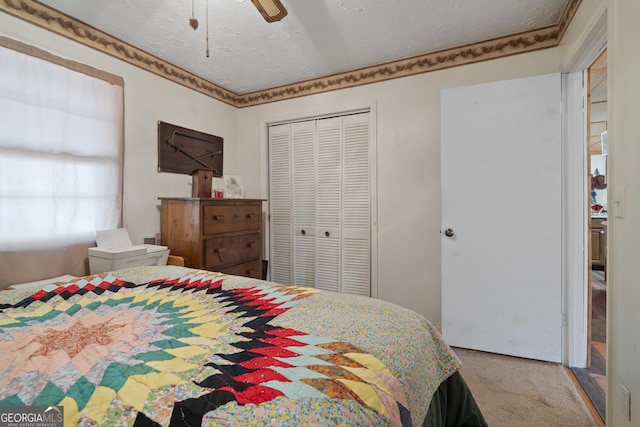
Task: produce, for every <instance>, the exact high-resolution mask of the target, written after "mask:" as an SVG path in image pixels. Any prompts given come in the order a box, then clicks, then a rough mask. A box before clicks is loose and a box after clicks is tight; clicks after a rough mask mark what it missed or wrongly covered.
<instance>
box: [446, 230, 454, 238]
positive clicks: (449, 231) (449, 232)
mask: <svg viewBox="0 0 640 427" xmlns="http://www.w3.org/2000/svg"><path fill="white" fill-rule="evenodd" d="M454 234H455V233H454V232H453V229H452V228H447V229H446V230H444V235H445V236H447V237H451V236H453V235H454Z"/></svg>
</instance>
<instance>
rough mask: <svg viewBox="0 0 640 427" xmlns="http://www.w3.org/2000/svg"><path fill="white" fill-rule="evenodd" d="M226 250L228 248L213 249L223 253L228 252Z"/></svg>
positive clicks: (216, 252) (215, 251) (214, 251)
mask: <svg viewBox="0 0 640 427" xmlns="http://www.w3.org/2000/svg"><path fill="white" fill-rule="evenodd" d="M226 251H227V248H215V249H214V250H213V253H215V254H221V253H224V252H226Z"/></svg>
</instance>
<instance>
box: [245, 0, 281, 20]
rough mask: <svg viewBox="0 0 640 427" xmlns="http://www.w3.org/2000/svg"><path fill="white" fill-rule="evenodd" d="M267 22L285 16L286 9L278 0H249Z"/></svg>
mask: <svg viewBox="0 0 640 427" xmlns="http://www.w3.org/2000/svg"><path fill="white" fill-rule="evenodd" d="M251 2H252V3H253V5H254V6H255V7H256V9H258V11H259V12H260V14H261V15H262V17H263V18H264V19H265V21H267V22H276V21H279V20H281V19H282V18H284V17H285V16H287V9H285V8H284V6H283V5H282V3H280V0H251Z"/></svg>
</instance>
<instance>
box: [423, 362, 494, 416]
mask: <svg viewBox="0 0 640 427" xmlns="http://www.w3.org/2000/svg"><path fill="white" fill-rule="evenodd" d="M422 427H487V422H486V421H485V419H484V417H483V416H482V412H481V411H480V408H479V407H478V404H477V403H476V401H475V399H474V398H473V395H472V394H471V390H469V386H468V385H467V383H466V382H465V381H464V379H463V378H462V375H460V372H456V373H454V374H453V375H451V376H450V377H449V378H447V379H446V380H445V381H443V382H442V384H440V387H438V389H437V390H436V392H435V394H434V395H433V399H431V405H430V406H429V411H428V412H427V416H426V417H425V419H424V422H423V423H422Z"/></svg>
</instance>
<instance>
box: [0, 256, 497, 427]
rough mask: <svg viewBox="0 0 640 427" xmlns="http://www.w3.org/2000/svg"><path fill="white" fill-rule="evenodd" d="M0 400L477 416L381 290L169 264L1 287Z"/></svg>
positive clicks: (347, 421) (146, 422)
mask: <svg viewBox="0 0 640 427" xmlns="http://www.w3.org/2000/svg"><path fill="white" fill-rule="evenodd" d="M0 296H1V298H0V406H38V407H39V406H43V407H44V406H53V407H62V408H63V411H64V424H65V425H83V426H90V425H101V426H112V425H129V426H158V425H176V426H177V425H185V426H187V425H222V426H225V425H228V426H232V425H233V426H238V425H240V426H244V425H269V426H271V425H274V426H275V425H285V426H297V425H317V426H334V425H366V426H368V425H375V426H387V425H388V426H427V427H436V426H468V427H472V426H486V423H485V421H484V419H483V417H482V414H481V412H480V410H479V408H478V407H477V405H476V403H475V401H474V399H473V396H471V393H470V392H469V389H468V388H467V387H466V384H465V383H464V380H463V379H462V377H461V376H460V374H459V372H458V369H459V368H460V361H459V359H458V358H457V357H456V355H455V353H454V352H453V351H452V350H451V349H450V348H449V347H448V346H447V344H446V343H445V341H444V340H443V339H442V337H441V336H440V334H439V333H438V331H437V330H436V329H435V328H433V327H432V326H431V324H430V323H429V322H428V321H427V320H426V319H424V318H423V317H422V316H420V315H418V314H416V313H414V312H412V311H409V310H406V309H403V308H400V307H398V306H396V305H393V304H390V303H387V302H384V301H380V300H376V299H372V298H363V297H357V296H351V295H345V294H334V293H330V292H325V291H319V290H316V289H312V288H301V287H293V286H286V285H279V284H276V283H272V282H268V281H262V280H256V279H249V278H244V277H239V276H230V275H224V274H222V273H215V272H209V271H201V270H194V269H190V268H185V267H179V266H163V267H134V268H129V269H123V270H119V271H115V272H109V273H103V274H99V275H93V276H86V277H82V278H78V279H74V280H71V281H69V282H64V283H50V284H46V285H41V286H40V287H38V288H30V289H20V290H15V289H12V290H6V291H2V292H1V293H0Z"/></svg>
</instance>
